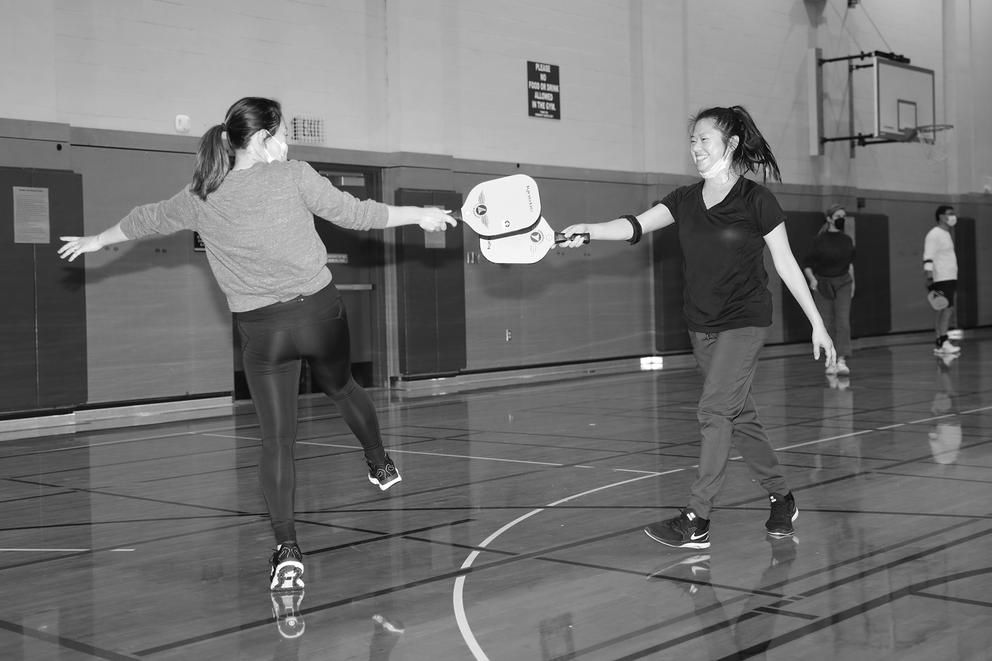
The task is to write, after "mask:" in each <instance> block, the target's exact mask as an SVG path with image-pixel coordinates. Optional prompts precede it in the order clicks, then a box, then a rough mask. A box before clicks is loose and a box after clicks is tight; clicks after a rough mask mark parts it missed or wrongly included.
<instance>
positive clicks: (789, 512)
mask: <svg viewBox="0 0 992 661" xmlns="http://www.w3.org/2000/svg"><path fill="white" fill-rule="evenodd" d="M690 130H691V134H690V136H689V151H690V153H691V155H692V158H693V161H694V163H695V166H696V169H697V170H698V171H699V174H700V176H701V177H702V180H701V181H699V182H698V183H695V184H692V185H690V186H683V187H681V188H678V189H676V190H674V191H672V192H671V193H670V194H669V195H668V196H666V197H665V198H664V199H663V200H662V201H661V204H657V205H655V206H653V207H652V208H650V209H648V210H647V211H644V212H642V213H641V214H639V215H637V216H633V215H626V216H621V217H620V218H617V219H615V220H610V221H606V222H602V223H580V224H577V225H572V226H570V227H567V228H565V229H563V230H562V233H563V234H564V235H565V236H567V237H571V238H570V239H569V240H567V241H566V243H565V245H567V246H569V247H578V246H579V245H581V243H582V239H581V238H580V237H578V236H577V235H579V234H582V233H586V232H588V233H589V237H590V239H592V240H613V241H629V242H630V243H631V244H633V243H637V242H638V241H639V240H640V238H641V235H642V233H643V232H652V231H654V230H658V229H661V228H662V227H667V226H668V225H671V224H672V223H676V224H677V226H678V236H679V243H680V245H681V247H682V254H683V257H684V259H683V271H684V275H685V285H684V291H683V297H684V308H683V311H684V313H685V318H686V322H687V323H688V326H689V335H690V339H691V340H692V349H693V355H694V356H695V358H696V362H698V363H699V367H700V370H701V371H702V373H703V379H704V380H703V393H702V396H701V397H700V400H699V408H698V412H697V416H698V418H699V424H700V430H701V433H702V440H701V444H700V456H699V468H698V473H697V477H696V480H695V482H693V485H692V487H691V489H690V494H689V502H688V505H687V506H686V507H685V508H684V509H683V510H682V512H681V514H680V515H679V516H676V517H674V518H671V519H668V520H665V521H661V522H659V523H656V524H652V525H650V526H648V527H647V528H645V530H644V531H645V532H646V533H647V534H648V536H650V537H651V538H652V539H654V540H656V541H658V542H661V543H662V544H666V545H668V546H673V547H679V548H691V549H704V548H708V547H709V545H710V541H709V524H710V522H709V516H710V511H711V510H712V507H713V501H714V499H715V498H716V495H717V494H718V493H719V491H720V489H721V487H722V486H723V482H724V479H725V477H726V469H727V462H728V461H729V460H730V450H731V447H732V446H733V445H736V447H737V450H738V451H739V452H740V453H741V455H742V456H743V457H744V460H745V461H746V462H747V465H748V466H749V467H750V468H751V470H753V471H754V472H755V473H756V474H757V475H758V478H759V481H760V483H761V486H762V487H763V488H764V489H765V491H766V492H767V493H768V496H769V499H770V501H771V515H770V516H769V518H768V521H767V522H766V523H765V529H766V530H767V532H768V534H769V535H772V536H774V537H785V536H789V535H792V534H793V533H794V532H795V530H794V528H793V525H792V522H793V521H795V519H796V518H797V516H798V515H799V510H798V509H797V508H796V503H795V499H794V498H793V496H792V492H791V491H790V489H789V486H788V483H787V482H786V480H785V476H784V475H783V474H782V471H781V469H780V467H779V464H778V460H777V459H776V457H775V452H774V450H772V447H771V443H770V442H769V441H768V437H767V435H766V434H765V431H764V428H763V426H762V425H761V422H760V421H759V420H758V416H757V412H756V410H755V406H754V398H753V397H752V395H751V384H752V382H753V380H754V372H755V368H756V366H757V360H758V353H759V351H760V349H761V347H762V345H763V344H764V341H765V337H766V336H767V333H768V327H769V326H771V323H772V297H771V293H770V292H769V291H768V274H767V273H766V272H765V267H764V256H763V255H764V249H765V247H766V246H767V248H768V249H769V251H770V253H771V256H772V260H773V262H774V264H775V270H776V272H778V274H779V277H781V278H782V281H783V282H784V283H785V284H786V286H787V287H788V288H789V291H790V292H792V295H793V296H794V297H795V298H796V301H798V303H799V305H800V307H802V309H803V312H804V313H805V314H806V317H807V318H808V319H809V322H810V324H811V325H812V328H813V334H812V341H813V356H814V357H815V358H817V359H819V357H820V351H821V349H822V350H823V353H824V356H825V361H826V364H827V365H828V366H829V365H833V364H834V362H835V358H836V356H835V353H834V347H833V343H832V342H831V340H830V336H829V335H828V334H827V331H826V328H825V327H824V325H823V320H822V319H821V318H820V314H819V312H817V310H816V306H815V305H814V303H813V297H812V296H811V295H810V292H809V289H807V287H806V280H805V278H804V277H803V274H802V271H800V270H799V265H798V264H797V263H796V259H795V257H794V256H793V255H792V250H791V248H790V247H789V239H788V236H787V235H786V232H785V224H784V222H783V221H785V213H784V212H783V211H782V208H781V207H780V206H779V204H778V201H777V200H776V199H775V196H774V195H772V193H771V192H770V191H769V190H768V189H767V188H765V187H764V186H762V185H760V184H758V183H756V182H754V181H751V180H749V179H745V178H744V177H743V176H742V175H743V174H744V173H745V172H758V171H759V170H763V171H764V172H765V173H766V174H771V175H772V177H773V178H774V179H777V180H781V175H780V173H779V169H778V164H777V163H776V161H775V157H774V155H773V154H772V152H771V149H770V148H769V146H768V143H767V142H766V141H765V139H764V137H763V136H762V135H761V133H760V132H759V131H758V128H757V127H756V126H755V125H754V121H753V120H752V119H751V116H750V115H749V114H748V112H747V111H746V110H744V108H742V107H740V106H733V107H731V108H708V109H706V110H703V111H702V112H700V113H699V114H698V115H697V116H696V117H695V118H694V119H693V121H692V123H691V124H690Z"/></svg>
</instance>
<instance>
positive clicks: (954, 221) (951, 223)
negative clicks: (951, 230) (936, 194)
mask: <svg viewBox="0 0 992 661" xmlns="http://www.w3.org/2000/svg"><path fill="white" fill-rule="evenodd" d="M957 224H958V217H957V216H948V217H947V226H948V227H954V226H955V225H957Z"/></svg>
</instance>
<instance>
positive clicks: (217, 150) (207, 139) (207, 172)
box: [190, 124, 234, 200]
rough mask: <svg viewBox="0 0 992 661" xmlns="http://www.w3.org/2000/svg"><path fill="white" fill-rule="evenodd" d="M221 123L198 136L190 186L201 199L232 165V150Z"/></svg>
mask: <svg viewBox="0 0 992 661" xmlns="http://www.w3.org/2000/svg"><path fill="white" fill-rule="evenodd" d="M226 132H227V131H226V130H225V127H224V125H223V124H217V125H216V126H212V127H210V129H209V130H208V131H207V132H206V133H205V134H204V135H203V137H202V138H200V146H199V148H198V149H197V150H196V165H195V167H194V169H193V184H192V186H191V187H190V188H191V189H192V191H193V193H194V194H196V196H197V197H199V198H200V199H201V200H206V199H207V195H210V194H211V193H213V192H214V191H215V190H217V188H218V187H219V186H220V184H221V182H222V181H224V177H226V176H227V173H228V172H230V171H231V168H232V167H233V166H234V150H233V149H231V144H230V142H228V139H227V136H226V135H225V134H226Z"/></svg>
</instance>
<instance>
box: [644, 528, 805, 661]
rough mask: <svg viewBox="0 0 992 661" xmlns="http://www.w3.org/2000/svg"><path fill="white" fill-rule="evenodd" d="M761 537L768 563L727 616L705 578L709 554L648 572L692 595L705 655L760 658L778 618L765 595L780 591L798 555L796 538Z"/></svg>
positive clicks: (773, 602)
mask: <svg viewBox="0 0 992 661" xmlns="http://www.w3.org/2000/svg"><path fill="white" fill-rule="evenodd" d="M765 541H767V542H768V544H769V545H770V546H771V557H770V558H769V561H768V567H766V568H765V571H764V572H762V574H761V579H760V580H759V581H758V583H757V584H756V585H755V586H754V588H753V590H752V592H751V596H750V597H748V599H747V601H746V602H745V603H744V605H743V607H742V608H741V611H740V614H739V615H738V616H737V617H736V618H733V617H730V616H729V615H728V614H727V611H726V607H725V606H724V604H723V602H721V601H720V599H719V598H718V597H717V596H716V590H715V589H714V588H713V584H712V582H711V578H710V556H709V554H700V555H694V556H691V557H689V558H684V559H682V560H680V561H679V562H675V563H672V564H669V565H666V566H665V567H663V568H662V569H659V570H658V571H656V572H654V573H653V574H650V575H649V576H648V580H652V581H668V582H670V583H672V584H675V585H677V586H678V587H679V589H681V590H682V591H683V592H684V593H685V594H686V595H688V596H689V597H690V598H691V599H692V605H693V610H694V611H695V613H696V617H697V618H698V619H699V623H700V625H701V627H700V629H701V630H704V631H705V635H704V636H702V637H703V638H704V639H705V640H706V644H707V646H708V647H709V658H713V659H716V658H721V657H725V656H729V655H733V654H736V655H739V656H740V658H749V659H750V658H762V655H763V654H764V652H765V651H766V650H767V649H768V646H769V644H770V643H771V640H772V638H773V636H774V633H773V629H774V623H775V619H776V618H777V617H778V615H777V614H776V613H775V612H774V609H775V608H777V607H779V606H780V604H778V603H777V602H778V601H779V600H777V599H775V598H774V597H771V596H769V594H768V593H769V592H772V593H781V592H782V591H783V586H784V585H785V584H787V583H788V580H789V571H790V569H791V567H792V562H793V561H794V560H795V559H796V556H797V554H798V550H799V539H798V538H796V537H779V538H776V537H771V536H768V537H766V538H765ZM733 658H737V657H736V656H735V657H733Z"/></svg>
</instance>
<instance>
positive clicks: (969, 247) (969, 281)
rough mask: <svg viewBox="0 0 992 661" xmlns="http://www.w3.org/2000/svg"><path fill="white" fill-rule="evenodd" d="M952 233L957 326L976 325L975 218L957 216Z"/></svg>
mask: <svg viewBox="0 0 992 661" xmlns="http://www.w3.org/2000/svg"><path fill="white" fill-rule="evenodd" d="M952 232H953V233H954V253H955V255H957V258H958V291H957V297H956V301H955V314H956V321H957V326H958V327H959V328H973V327H975V326H977V325H978V287H977V282H978V255H977V254H976V252H975V245H976V239H977V232H976V231H975V219H974V218H965V217H959V218H958V222H957V225H955V226H954V229H953V230H952Z"/></svg>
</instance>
